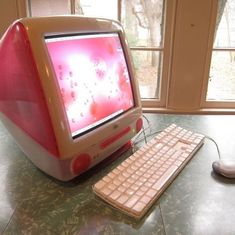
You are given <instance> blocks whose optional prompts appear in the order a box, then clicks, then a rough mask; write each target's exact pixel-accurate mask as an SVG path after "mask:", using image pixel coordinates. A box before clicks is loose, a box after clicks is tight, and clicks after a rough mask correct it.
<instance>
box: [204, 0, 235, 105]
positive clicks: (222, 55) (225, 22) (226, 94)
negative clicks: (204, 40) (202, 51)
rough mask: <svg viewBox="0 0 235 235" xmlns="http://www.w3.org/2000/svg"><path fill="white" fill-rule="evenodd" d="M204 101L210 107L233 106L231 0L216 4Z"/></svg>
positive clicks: (234, 17)
mask: <svg viewBox="0 0 235 235" xmlns="http://www.w3.org/2000/svg"><path fill="white" fill-rule="evenodd" d="M206 101H208V103H210V105H211V106H213V105H216V106H218V105H220V106H221V105H223V106H229V105H231V106H234V102H235V1H233V0H219V2H218V10H217V17H216V25H215V38H214V42H213V51H212V57H211V65H210V72H209V81H208V89H207V95H206ZM213 101H214V102H213Z"/></svg>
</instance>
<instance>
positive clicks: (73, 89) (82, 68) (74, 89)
mask: <svg viewBox="0 0 235 235" xmlns="http://www.w3.org/2000/svg"><path fill="white" fill-rule="evenodd" d="M45 40H46V46H47V49H48V53H49V55H50V58H51V62H52V65H53V68H54V72H55V75H56V78H57V82H58V86H59V89H60V91H61V92H60V93H61V99H62V100H63V104H64V109H65V113H66V116H67V120H68V125H69V128H70V131H71V135H72V136H73V137H75V136H78V135H80V134H82V133H83V132H86V131H89V130H90V129H92V128H93V127H96V126H97V125H100V124H102V123H104V122H105V121H108V120H110V119H111V118H113V117H116V116H118V115H119V114H121V113H123V112H125V111H127V110H129V109H130V108H132V107H133V106H134V99H133V93H132V87H131V82H130V76H129V73H128V68H127V65H126V61H125V57H124V52H123V50H122V46H121V44H120V39H119V35H118V34H117V33H106V34H104V33H101V34H90V35H74V36H57V37H46V39H45Z"/></svg>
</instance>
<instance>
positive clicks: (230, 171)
mask: <svg viewBox="0 0 235 235" xmlns="http://www.w3.org/2000/svg"><path fill="white" fill-rule="evenodd" d="M212 168H213V170H214V172H216V173H218V174H220V175H223V176H225V177H227V178H235V161H232V160H218V161H215V162H213V164H212Z"/></svg>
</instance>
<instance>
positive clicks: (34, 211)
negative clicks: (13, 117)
mask: <svg viewBox="0 0 235 235" xmlns="http://www.w3.org/2000/svg"><path fill="white" fill-rule="evenodd" d="M147 117H148V119H149V120H150V123H151V130H152V132H154V131H156V130H159V129H163V128H165V127H166V126H168V125H169V124H171V123H176V124H177V125H180V126H182V127H184V128H187V129H192V130H195V131H197V132H202V133H204V134H206V135H209V136H211V137H213V138H214V139H215V140H216V141H217V143H218V144H219V147H220V150H221V152H222V157H226V158H233V159H234V160H235V144H234V139H235V116H214V115H211V116H209V115H208V116H207V115H205V116H202V115H197V116H193V115H156V114H149V115H147ZM148 130H149V129H148ZM226 134H227V135H228V136H227V137H226V136H225V135H226ZM129 155H130V151H129V152H126V153H125V154H123V155H122V157H121V158H119V159H117V160H115V161H113V162H112V163H110V164H108V165H102V166H99V167H98V168H97V167H96V168H95V169H93V170H91V171H89V172H88V173H87V174H85V175H84V176H82V177H78V178H76V179H74V180H72V181H70V182H67V183H62V182H59V181H57V180H54V179H52V178H51V177H48V176H47V175H45V174H44V173H43V172H41V171H40V170H38V169H37V168H36V167H35V166H33V165H32V164H31V162H30V161H29V160H28V159H27V158H26V156H25V155H24V154H23V153H22V152H21V150H20V149H19V148H18V146H17V145H16V144H15V142H14V140H13V139H12V138H11V137H10V136H9V135H8V133H7V131H6V130H5V128H4V127H3V126H2V125H1V124H0V234H4V235H6V234H12V235H18V234H27V235H28V234H33V235H34V234H36V235H37V234H43V235H44V234H62V235H63V234H81V235H83V234H84V235H90V234H92V235H93V234H108V235H109V234H115V235H116V234H120V235H121V234H128V235H132V234H167V235H169V234H207V235H210V234H216V235H217V234H226V235H229V234H231V235H232V234H235V200H234V197H235V196H234V195H235V180H228V179H224V178H222V177H219V176H217V175H214V174H213V172H212V170H211V163H212V162H213V161H214V160H216V159H217V158H218V155H217V152H216V148H215V146H214V144H213V143H212V142H210V141H208V140H206V141H205V144H204V146H203V147H202V148H201V149H200V150H199V151H198V153H197V154H196V156H195V157H194V158H193V159H192V161H190V163H189V164H188V165H187V166H186V167H185V168H184V170H183V171H182V172H181V173H180V175H179V176H178V177H177V178H176V180H175V181H174V182H173V183H172V184H171V185H170V186H169V188H168V189H167V190H166V191H165V193H164V194H163V195H162V197H161V198H160V199H159V200H158V201H157V202H156V203H155V204H154V205H153V207H152V208H151V210H150V211H149V213H147V215H146V216H145V217H144V218H143V219H141V220H139V221H138V220H135V219H132V218H129V217H128V216H126V215H123V214H122V213H120V212H118V211H117V210H115V209H113V208H111V207H110V206H108V205H107V204H105V203H104V202H103V201H101V200H100V199H99V198H97V197H95V195H94V193H93V192H92V189H91V186H92V185H93V184H94V183H95V182H96V181H97V180H98V179H100V178H101V177H102V176H103V175H104V174H106V173H107V172H109V171H110V169H112V168H113V167H114V166H116V165H117V164H118V163H120V162H121V161H122V160H123V159H124V158H126V157H128V156H129Z"/></svg>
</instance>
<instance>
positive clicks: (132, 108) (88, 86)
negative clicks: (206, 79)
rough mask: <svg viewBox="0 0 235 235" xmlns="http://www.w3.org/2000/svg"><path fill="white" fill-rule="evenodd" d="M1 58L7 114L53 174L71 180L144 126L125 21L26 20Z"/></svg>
mask: <svg viewBox="0 0 235 235" xmlns="http://www.w3.org/2000/svg"><path fill="white" fill-rule="evenodd" d="M0 56H1V58H2V59H1V62H0V69H1V74H2V75H1V78H0V79H1V86H0V117H1V120H2V122H3V124H4V125H5V126H6V128H7V129H8V130H9V132H10V133H11V134H12V136H13V137H14V138H15V140H16V142H17V143H18V144H19V146H20V147H21V148H22V150H23V151H24V152H25V154H26V155H27V156H28V157H29V159H30V160H31V161H32V162H33V163H34V164H35V165H36V166H37V167H38V168H40V169H41V170H43V171H44V172H46V173H47V174H49V175H51V176H53V177H55V178H57V179H59V180H62V181H67V180H70V179H72V178H74V177H76V176H77V175H80V174H81V173H83V172H85V171H86V170H88V169H90V168H91V167H93V166H94V165H96V164H98V163H99V162H101V161H102V160H104V159H105V158H107V157H108V156H110V155H111V154H113V153H114V152H116V151H117V150H119V149H120V148H122V147H123V146H124V145H125V144H126V143H128V142H129V141H130V140H131V139H132V138H133V137H134V136H135V135H136V134H137V133H138V132H139V131H140V130H141V128H142V118H141V104H140V98H139V91H138V85H137V81H136V79H135V76H134V71H133V65H132V61H131V56H130V52H129V49H128V46H127V43H126V39H125V35H124V31H123V29H122V27H121V25H120V24H119V23H118V22H116V21H112V20H107V19H101V18H89V17H81V16H80V17H79V16H58V17H39V18H25V19H20V20H18V21H16V22H14V23H13V24H12V25H11V26H10V27H9V28H8V30H7V32H6V33H5V34H4V36H3V37H2V39H1V42H0Z"/></svg>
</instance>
